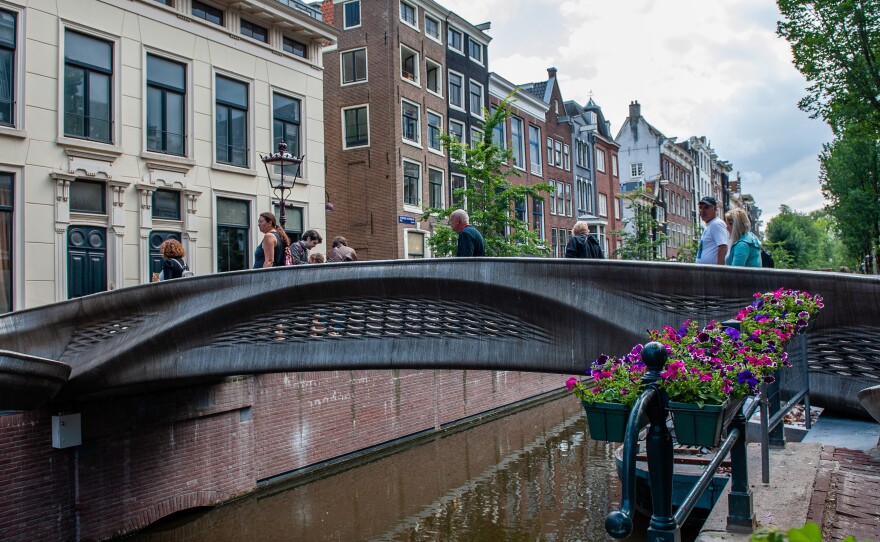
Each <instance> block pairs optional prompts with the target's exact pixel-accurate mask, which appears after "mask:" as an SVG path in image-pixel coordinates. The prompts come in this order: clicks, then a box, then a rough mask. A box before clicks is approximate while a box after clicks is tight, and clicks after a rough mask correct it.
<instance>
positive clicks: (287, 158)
mask: <svg viewBox="0 0 880 542" xmlns="http://www.w3.org/2000/svg"><path fill="white" fill-rule="evenodd" d="M260 159H261V160H262V161H263V165H264V166H266V177H268V178H269V186H271V187H272V191H273V192H275V195H276V196H277V197H278V198H279V199H280V200H281V205H280V207H281V213H280V214H279V216H278V222H279V223H280V224H281V229H282V230H283V229H284V224H285V223H286V222H287V219H286V218H285V217H284V207H285V203H286V201H287V194H288V193H289V192H290V191H291V190H293V185H294V184H296V178H297V177H299V172H300V169H302V163H303V160H305V155H303V156H300V157H299V158H297V157H296V156H294V155H292V154H290V153H289V152H287V143H285V142H284V141H281V142H279V143H278V151H277V152H275V153H273V154H267V155H266V156H261V157H260ZM272 166H280V167H281V175H280V176H279V177H274V176H273V175H272V169H271V167H272ZM286 166H296V169H294V170H293V175H288V176H287V178H285V177H284V168H285V167H286ZM279 192H280V193H279Z"/></svg>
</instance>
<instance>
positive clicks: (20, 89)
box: [0, 2, 146, 310]
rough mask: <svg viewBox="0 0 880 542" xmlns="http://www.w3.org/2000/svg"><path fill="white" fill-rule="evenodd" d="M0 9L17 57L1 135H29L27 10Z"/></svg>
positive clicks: (4, 5)
mask: <svg viewBox="0 0 880 542" xmlns="http://www.w3.org/2000/svg"><path fill="white" fill-rule="evenodd" d="M0 9H3V10H4V11H8V12H10V13H13V14H15V57H14V60H13V62H15V72H14V73H13V74H12V77H13V78H15V84H14V85H13V89H12V92H13V95H12V100H13V106H12V115H13V119H14V120H13V123H12V126H0V135H7V136H13V137H27V132H26V131H25V130H24V127H25V121H24V116H25V111H26V109H27V108H26V107H25V105H26V104H27V100H25V96H26V95H25V80H26V79H27V71H26V66H27V65H26V58H27V57H26V55H25V47H26V45H27V36H26V35H25V31H26V30H27V25H26V23H27V21H26V19H27V10H25V9H24V8H23V7H21V6H16V5H13V4H9V3H7V2H0ZM63 36H64V35H63V34H62V39H63ZM115 51H116V49H114V52H115ZM61 62H62V63H63V62H64V57H63V56H62V57H61ZM113 69H114V70H115V69H116V66H115V59H114V67H113ZM61 73H62V75H63V73H64V66H62V67H61ZM61 88H62V89H63V88H64V86H63V84H62V86H61ZM144 88H146V87H144ZM60 102H61V104H62V105H63V102H64V100H63V98H62V99H61V100H60ZM58 111H61V109H59V110H58ZM58 116H59V117H60V116H61V114H59V115H58ZM61 125H62V127H63V125H64V123H63V121H62V123H61ZM58 133H59V134H63V132H61V131H59V132H58ZM144 148H146V145H144ZM17 180H18V177H16V181H17ZM22 209H23V208H22ZM13 212H14V211H13ZM19 214H21V211H19ZM13 218H14V217H13ZM18 231H21V230H18ZM21 254H22V253H19V255H21ZM22 259H23V258H22ZM13 272H15V270H13ZM13 276H14V275H13ZM13 280H14V279H13ZM12 299H13V302H15V300H16V299H17V296H16V295H15V290H14V288H13V293H12ZM16 310H18V309H16Z"/></svg>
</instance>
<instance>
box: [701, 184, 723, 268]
mask: <svg viewBox="0 0 880 542" xmlns="http://www.w3.org/2000/svg"><path fill="white" fill-rule="evenodd" d="M697 206H698V207H699V209H700V220H702V221H703V222H705V223H706V229H705V230H703V235H702V236H701V237H700V248H698V249H697V263H702V264H708V265H724V258H726V257H727V246H728V245H727V243H728V239H727V227H726V225H725V224H724V221H723V220H721V219H720V218H718V202H717V201H716V200H715V198H713V197H711V196H706V197H704V198H703V199H701V200H700V203H699V204H698V205H697Z"/></svg>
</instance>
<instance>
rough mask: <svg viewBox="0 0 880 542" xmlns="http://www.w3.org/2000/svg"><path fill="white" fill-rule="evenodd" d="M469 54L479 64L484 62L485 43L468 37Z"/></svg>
mask: <svg viewBox="0 0 880 542" xmlns="http://www.w3.org/2000/svg"><path fill="white" fill-rule="evenodd" d="M468 56H469V57H471V58H472V59H473V60H474V62H477V63H478V64H482V63H483V45H482V44H480V43H477V42H476V41H474V40H472V39H470V38H468Z"/></svg>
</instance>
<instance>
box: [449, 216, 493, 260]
mask: <svg viewBox="0 0 880 542" xmlns="http://www.w3.org/2000/svg"><path fill="white" fill-rule="evenodd" d="M469 220H470V217H469V216H468V214H467V212H466V211H464V210H463V209H456V210H455V211H452V214H451V215H449V227H450V228H452V229H453V230H455V232H456V233H458V247H457V249H456V251H455V255H456V256H458V257H459V258H462V257H468V256H485V255H486V249H485V247H484V246H483V236H482V235H481V234H480V231H479V230H478V229H477V228H475V227H473V226H471V225H470V224H468V221H469Z"/></svg>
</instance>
